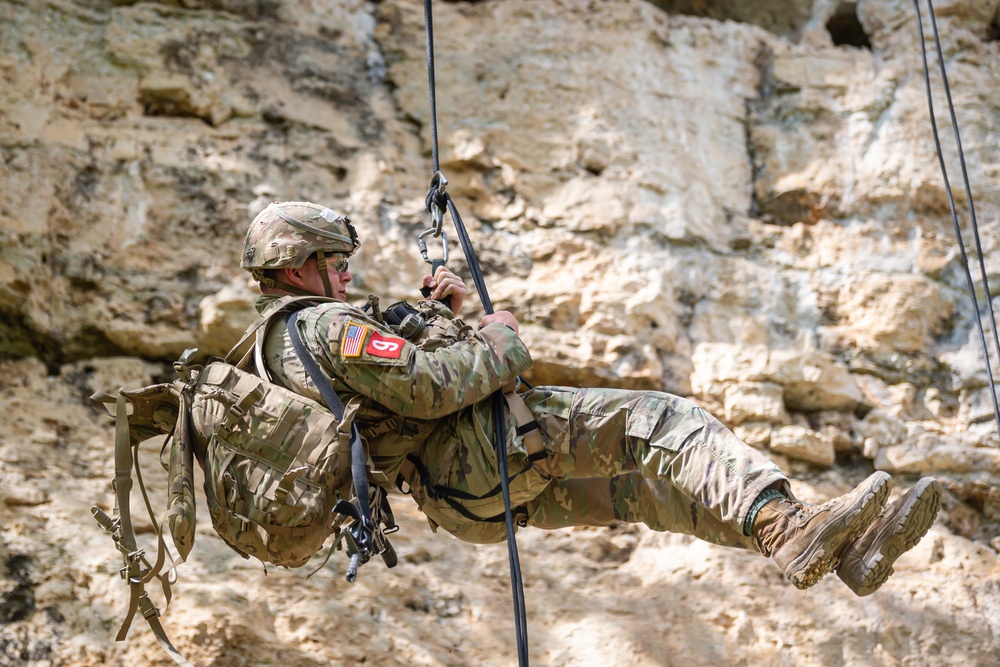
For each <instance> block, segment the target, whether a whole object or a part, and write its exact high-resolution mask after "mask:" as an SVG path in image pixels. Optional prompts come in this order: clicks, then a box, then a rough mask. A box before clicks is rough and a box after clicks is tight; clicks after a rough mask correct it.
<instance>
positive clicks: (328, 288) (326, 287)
mask: <svg viewBox="0 0 1000 667" xmlns="http://www.w3.org/2000/svg"><path fill="white" fill-rule="evenodd" d="M316 268H318V269H319V277H320V280H322V281H323V291H324V292H325V293H326V296H327V297H328V298H331V299H332V298H333V286H332V285H330V276H329V274H328V273H327V271H326V268H327V264H326V254H325V253H324V252H323V251H322V250H317V251H316Z"/></svg>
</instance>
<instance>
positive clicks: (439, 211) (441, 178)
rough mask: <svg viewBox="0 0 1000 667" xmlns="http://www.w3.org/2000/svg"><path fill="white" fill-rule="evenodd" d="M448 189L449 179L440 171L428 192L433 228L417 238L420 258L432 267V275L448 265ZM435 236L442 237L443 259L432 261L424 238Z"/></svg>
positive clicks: (435, 174)
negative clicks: (446, 222)
mask: <svg viewBox="0 0 1000 667" xmlns="http://www.w3.org/2000/svg"><path fill="white" fill-rule="evenodd" d="M447 187H448V179H447V178H445V175H444V174H443V173H441V172H440V171H437V172H435V173H434V176H433V177H431V187H430V190H429V191H428V192H427V198H426V199H425V203H426V205H427V210H428V211H430V212H431V227H430V229H426V230H424V231H423V232H421V233H420V235H419V236H418V237H417V246H418V247H419V248H420V256H421V257H423V258H424V261H425V262H427V263H428V264H430V265H431V275H433V274H434V272H435V271H437V269H438V267H439V266H443V265H444V264H447V263H448V234H447V232H445V231H444V229H442V227H443V224H444V211H445V208H447V204H446V201H445V189H446V188H447ZM428 235H433V236H434V238H437V237H439V236H440V237H441V249H442V252H443V257H442V259H431V258H430V256H428V254H427V242H426V241H424V237H426V236H428Z"/></svg>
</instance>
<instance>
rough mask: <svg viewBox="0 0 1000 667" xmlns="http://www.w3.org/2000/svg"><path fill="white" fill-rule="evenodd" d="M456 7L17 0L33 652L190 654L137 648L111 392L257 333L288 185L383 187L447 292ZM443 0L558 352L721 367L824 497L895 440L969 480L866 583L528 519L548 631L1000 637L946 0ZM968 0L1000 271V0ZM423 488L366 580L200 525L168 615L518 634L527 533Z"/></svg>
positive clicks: (964, 96)
mask: <svg viewBox="0 0 1000 667" xmlns="http://www.w3.org/2000/svg"><path fill="white" fill-rule="evenodd" d="M421 5H422V3H419V2H416V0H382V1H381V2H362V1H360V0H344V1H341V2H326V1H323V0H161V1H146V2H136V1H132V0H3V1H2V2H0V79H2V82H3V85H2V87H0V175H2V177H3V182H4V187H3V188H0V313H2V316H3V317H2V321H0V359H3V361H2V362H0V368H2V369H3V372H2V373H0V388H2V392H0V409H2V410H3V412H4V414H5V415H6V416H5V418H4V419H3V425H2V427H0V493H2V499H3V503H2V504H0V557H2V559H3V561H4V563H5V565H6V577H5V578H3V579H2V582H0V664H11V665H20V664H24V665H37V666H39V667H40V666H41V665H70V666H74V667H75V666H84V665H104V664H106V665H138V664H168V662H167V659H166V658H165V656H163V655H162V654H161V653H160V651H159V648H158V647H157V646H156V644H155V642H154V641H153V640H152V637H151V635H150V633H149V632H148V630H147V629H146V628H145V626H144V625H143V624H142V622H141V620H140V621H138V622H136V623H135V625H134V629H133V631H132V639H130V641H129V642H128V643H126V644H115V643H114V642H113V641H112V639H113V635H114V634H115V631H116V624H117V622H118V621H119V620H120V617H121V614H122V612H123V611H124V605H125V599H126V596H125V590H124V586H123V585H122V584H121V582H120V581H119V579H118V577H117V573H116V571H117V567H118V561H117V555H116V553H115V552H114V551H113V550H112V548H111V545H110V541H109V540H107V539H106V537H105V535H104V534H103V533H101V532H100V531H99V529H98V528H97V526H96V524H94V523H93V520H92V519H91V518H90V516H89V510H88V508H89V506H90V505H91V504H92V503H94V502H97V503H99V504H101V505H104V506H107V505H108V504H109V503H110V501H111V493H110V487H109V484H108V482H109V478H110V476H111V473H112V463H111V459H110V447H111V427H110V425H109V423H108V420H106V419H104V418H99V417H98V416H97V415H96V414H94V413H93V412H92V411H91V410H90V408H89V407H88V405H87V402H86V396H87V395H89V394H90V393H92V392H93V391H95V390H98V389H113V388H116V387H118V386H123V385H124V386H138V385H140V384H145V383H149V382H151V381H152V379H153V378H154V377H167V375H166V374H167V372H168V371H169V362H170V361H172V360H173V359H175V358H176V357H177V356H178V355H179V354H180V352H181V351H182V350H183V349H184V348H186V347H190V346H192V345H197V346H198V347H199V348H200V349H201V351H202V353H203V354H205V355H208V354H220V353H223V352H225V351H226V350H227V349H228V346H229V345H231V344H232V343H233V342H235V338H236V336H238V334H239V332H240V331H242V329H243V327H244V326H245V325H246V324H247V323H248V322H249V320H250V318H251V317H252V309H251V303H252V300H253V297H254V295H253V292H252V290H251V287H250V285H249V284H248V281H247V276H246V275H245V274H242V273H241V272H240V270H239V268H238V261H239V248H240V242H241V239H242V236H243V231H244V230H245V228H246V225H247V223H248V222H249V220H250V219H251V217H252V216H253V215H254V214H255V213H256V212H257V211H259V210H260V209H261V207H263V206H265V205H266V204H267V203H268V202H270V201H274V200H282V199H307V200H314V201H318V202H321V203H324V204H327V205H329V206H331V207H333V208H336V209H338V210H340V211H343V212H345V213H347V214H348V215H350V217H351V218H352V220H353V221H354V222H355V223H356V225H357V228H358V231H359V233H360V234H361V236H362V240H363V246H362V248H361V251H360V253H359V257H358V259H357V261H352V270H354V269H355V267H357V272H356V273H355V281H354V283H353V288H354V294H355V296H356V297H358V298H359V299H363V298H364V297H365V296H366V295H367V294H369V293H377V294H380V295H381V296H382V297H383V299H389V300H393V299H398V298H413V296H414V293H415V289H416V286H417V285H418V284H419V279H420V276H421V275H422V274H423V273H424V271H425V268H426V265H425V264H424V263H423V261H422V260H421V258H420V255H419V253H418V251H417V246H416V236H417V234H418V233H419V232H421V231H422V230H424V229H426V228H427V227H428V225H429V216H428V215H427V213H426V212H425V211H424V208H423V199H424V195H425V194H426V189H427V184H428V182H429V180H430V176H431V171H432V169H431V160H430V127H429V122H428V119H429V110H428V100H427V76H426V70H425V62H424V37H423V23H422V21H423V16H422V7H421ZM434 6H435V36H436V56H437V85H438V89H437V90H438V121H439V129H440V142H441V161H442V169H443V171H444V172H445V173H446V175H447V177H448V179H449V181H450V183H449V192H450V193H451V194H452V196H453V197H454V198H455V201H456V204H457V205H458V208H459V210H460V211H461V212H462V214H463V217H464V219H465V221H466V224H467V225H468V227H469V229H470V233H471V235H472V238H473V242H474V243H475V244H476V248H477V250H478V252H479V255H480V260H481V262H482V265H483V269H484V272H485V274H486V279H487V283H488V285H489V287H490V293H491V296H492V298H493V300H494V302H495V304H496V305H497V307H500V308H507V309H510V310H511V311H513V312H514V313H515V314H516V315H517V317H518V318H519V320H520V321H521V322H522V323H523V324H522V333H523V338H524V340H525V341H526V342H527V343H528V345H529V347H530V348H531V350H532V353H533V356H534V358H535V360H536V364H535V367H534V369H533V370H532V372H531V373H530V374H529V375H528V376H527V379H528V380H530V381H532V382H534V383H536V384H538V383H548V384H573V385H605V386H622V387H632V388H655V389H664V390H666V391H670V392H673V393H678V394H682V395H688V396H691V397H693V398H694V399H695V400H697V401H699V402H701V403H702V404H704V405H706V406H707V407H709V408H710V409H712V411H713V412H714V413H716V414H717V415H719V416H720V417H721V418H723V419H725V421H726V422H727V424H729V425H730V426H731V427H732V428H733V429H734V430H735V431H736V433H737V434H739V435H740V436H741V437H743V438H744V439H745V440H746V441H747V442H749V443H750V444H752V445H753V446H756V447H760V448H762V449H764V450H766V451H767V452H768V453H769V455H770V456H773V457H774V458H775V459H776V460H777V461H779V462H780V463H781V464H782V466H783V467H784V468H785V469H786V470H788V472H789V473H790V474H792V475H793V476H795V477H796V478H798V479H800V480H801V481H800V482H798V483H797V484H796V485H795V487H794V488H795V490H796V492H797V493H798V494H799V495H800V496H801V497H803V498H804V499H807V500H817V499H821V498H825V497H827V496H830V495H833V494H836V493H840V492H842V491H843V490H844V489H846V488H847V487H848V485H849V484H850V483H851V482H856V481H858V480H859V479H860V478H862V477H863V476H864V475H865V474H867V473H868V472H869V471H871V470H872V469H873V468H879V469H884V470H888V471H890V472H892V473H894V474H895V475H896V478H897V485H898V486H899V487H901V488H905V487H906V486H908V485H909V484H912V482H913V481H914V480H915V479H916V476H917V475H924V474H932V475H935V476H937V477H939V478H940V479H941V480H942V482H943V483H944V484H945V486H946V488H947V489H948V491H949V497H948V501H947V504H946V508H945V511H944V512H943V513H942V516H941V517H940V519H939V521H938V523H937V525H936V526H935V527H934V528H933V529H932V530H931V532H930V534H929V535H928V537H927V538H925V540H924V541H923V542H922V543H921V545H920V546H919V547H918V548H917V549H915V550H914V551H913V552H912V553H911V554H909V555H907V556H906V557H904V558H903V559H901V560H900V561H899V563H898V565H897V570H898V572H897V574H896V576H895V577H894V578H893V579H892V580H890V582H889V583H888V584H887V585H886V586H885V587H884V589H883V590H882V591H880V592H878V593H877V594H875V595H874V596H872V597H871V598H866V599H864V600H859V599H856V598H854V597H853V596H852V595H851V594H850V592H849V591H847V589H845V588H844V587H843V586H842V585H840V584H839V582H837V581H836V578H835V577H830V578H828V580H825V581H824V582H822V583H821V584H820V585H819V586H817V587H816V588H814V589H812V590H811V591H809V592H806V593H802V592H798V591H795V590H794V589H792V588H791V587H790V586H788V585H786V584H784V583H783V582H782V581H781V578H780V574H779V573H778V571H777V569H776V568H775V567H774V566H773V564H771V563H769V562H767V561H765V560H763V559H762V558H760V557H759V556H753V555H750V554H746V553H742V552H731V551H727V550H725V549H722V548H718V547H714V546H709V545H705V544H701V543H696V542H693V541H691V540H690V539H688V538H686V537H683V536H673V535H663V534H656V533H652V532H650V531H647V530H645V529H644V528H637V527H632V526H619V527H616V528H615V529H612V530H590V529H580V530H574V531H565V532H561V533H542V532H530V531H526V532H522V534H521V535H520V536H519V537H520V544H521V554H522V562H523V565H524V570H525V581H526V584H527V591H526V593H527V598H528V610H529V627H530V635H529V638H530V640H531V645H532V662H533V663H535V664H544V665H605V664H616V665H636V666H647V665H668V664H678V665H680V664H683V665H719V664H734V665H735V664H747V665H755V664H788V665H806V664H811V665H831V666H832V665H894V664H907V665H947V664H955V665H959V664H961V665H984V666H985V665H992V664H996V661H997V657H996V656H997V655H1000V562H998V556H997V551H998V549H1000V528H998V520H1000V439H998V437H997V429H996V424H995V423H993V420H992V406H991V404H990V399H989V392H988V381H987V377H986V372H985V365H984V362H983V361H982V356H981V352H980V347H979V340H978V333H977V331H976V328H975V313H974V310H973V307H972V305H971V300H970V298H969V296H968V293H967V290H966V287H965V277H964V273H963V271H962V267H961V257H960V254H959V247H958V242H957V240H956V236H955V231H954V229H953V227H952V223H951V218H950V216H949V213H948V203H947V198H946V193H945V189H944V185H943V180H942V178H941V174H940V170H939V166H938V164H937V157H936V155H935V151H934V145H933V142H932V138H931V133H930V124H929V120H928V114H927V102H926V99H925V97H924V84H923V79H922V70H921V62H920V51H919V38H920V35H919V33H918V31H917V27H916V17H915V13H914V11H915V10H914V7H913V3H911V2H905V1H903V0H860V1H859V2H856V3H855V2H839V1H837V0H814V1H810V0H763V1H761V2H754V3H747V2H737V1H729V0H720V1H718V2H712V3H709V2H697V1H691V2H683V1H673V0H656V1H654V2H645V1H642V0H606V1H604V2H593V1H587V0H482V1H479V2H473V1H468V2H443V1H442V2H437V3H435V5H434ZM936 9H937V15H938V25H939V28H940V30H941V35H942V46H943V48H944V53H945V59H946V66H947V68H948V73H949V79H950V82H951V84H952V94H953V97H954V101H955V107H956V114H957V117H958V119H959V124H960V129H961V133H962V138H963V141H964V148H965V155H966V159H967V161H968V166H969V169H968V171H969V178H970V183H971V191H972V194H973V197H974V201H975V204H976V213H977V217H978V227H979V233H980V235H981V238H982V255H983V258H984V261H985V266H986V269H987V273H988V277H989V280H990V282H991V284H992V285H993V290H994V292H995V291H996V290H997V289H1000V288H998V287H997V286H1000V255H998V254H997V246H998V243H1000V96H998V95H997V94H996V91H997V90H998V89H1000V0H941V1H940V2H938V3H937V5H936ZM924 21H925V27H927V28H928V30H929V25H928V21H929V19H928V17H927V16H926V15H925V17H924ZM928 34H929V33H928ZM933 64H934V63H933V61H932V66H933ZM932 81H933V83H934V85H935V87H936V89H937V90H938V91H941V85H940V84H941V81H940V76H939V74H938V73H936V72H935V73H932ZM935 105H936V109H937V110H938V112H939V124H940V126H941V133H942V137H943V138H944V139H945V142H946V143H945V149H946V150H945V157H946V159H947V160H948V164H949V169H950V171H951V174H952V176H953V177H955V178H954V179H953V180H954V183H953V187H954V188H955V191H956V194H957V195H961V190H962V187H961V184H960V182H959V181H958V179H957V176H958V175H959V174H960V170H959V167H958V163H957V157H956V153H955V148H954V145H953V143H952V142H950V141H948V140H949V139H950V137H951V129H952V128H951V124H950V120H948V118H947V115H946V114H944V113H942V112H943V111H944V110H945V108H946V107H945V104H944V99H943V96H942V95H941V94H938V95H937V96H936V97H935ZM959 216H960V221H961V223H962V227H963V234H964V235H965V239H966V244H967V245H968V246H969V251H970V253H973V255H975V253H976V249H975V247H974V245H973V244H972V241H971V238H972V237H971V227H970V216H969V211H968V206H967V204H966V203H964V201H960V203H959ZM446 222H448V221H446ZM452 240H453V241H454V237H453V238H452ZM452 245H453V247H452V251H453V257H455V255H457V254H459V251H458V247H457V243H454V242H453V244H452ZM451 265H452V266H454V267H455V268H456V269H457V270H458V271H459V272H460V273H464V275H466V276H468V271H467V267H466V265H465V263H464V261H463V260H462V259H461V258H459V257H455V258H454V259H453V260H452V262H451ZM974 268H975V267H974ZM976 290H977V296H978V298H979V303H980V305H981V307H982V309H983V312H984V313H985V312H986V309H987V307H991V306H992V305H993V304H985V303H984V290H983V285H982V281H981V280H980V279H978V277H977V278H976ZM476 307H477V304H476V303H473V304H472V307H471V310H472V313H471V314H467V319H470V320H474V319H475V318H476V315H477V313H476V312H475V309H476ZM479 312H481V310H480V311H479ZM987 321H988V320H987ZM995 357H996V355H995V354H994V361H995ZM998 371H1000V368H997V367H996V366H995V367H994V374H996V373H997V372H998ZM152 449H153V450H155V449H156V447H152ZM146 454H148V460H146V459H144V460H146V463H147V464H148V465H147V468H146V469H147V470H148V471H149V472H148V477H149V480H148V481H149V484H150V487H151V490H152V492H153V495H154V501H161V500H162V497H163V493H164V484H163V480H162V479H161V478H160V476H159V475H158V474H157V473H158V470H159V468H158V466H157V464H156V463H155V459H156V452H155V451H150V452H146V453H144V456H145V455H146ZM395 505H396V506H397V507H398V508H399V509H398V511H399V513H400V514H402V515H403V516H402V521H401V523H403V530H402V531H401V533H400V534H399V535H398V537H397V540H396V544H397V548H398V550H399V552H400V555H401V560H402V562H401V564H400V566H399V567H398V568H397V569H396V570H393V571H385V570H384V569H383V568H382V567H381V566H380V565H379V564H377V563H373V564H371V565H369V566H366V567H365V568H364V569H363V570H362V572H361V576H360V577H359V582H358V583H357V584H354V585H348V584H347V583H346V582H344V581H343V569H344V563H343V562H341V560H340V559H339V558H338V556H335V557H334V558H333V559H332V560H331V563H330V564H329V565H328V566H327V567H326V568H325V569H323V570H321V571H320V572H319V573H318V574H317V575H315V576H314V577H312V578H310V579H306V578H305V573H302V572H297V571H277V572H275V571H270V572H269V573H268V574H267V576H265V575H264V573H263V572H262V571H261V568H260V567H259V564H258V565H254V564H253V563H249V562H244V561H242V560H241V559H239V558H237V557H236V555H235V554H234V553H233V552H231V551H229V550H228V549H227V548H226V547H225V545H224V544H222V543H221V542H220V541H219V540H218V539H216V538H215V537H213V535H212V533H211V528H210V526H208V525H205V526H203V527H199V536H198V544H197V546H196V547H195V551H194V554H193V555H192V558H191V561H190V562H189V563H188V564H187V565H185V566H183V567H182V568H181V572H180V575H181V581H180V583H179V584H178V586H177V588H176V591H177V592H176V600H175V602H174V604H173V605H172V607H171V610H170V613H169V614H168V616H167V617H165V619H164V621H165V624H166V625H167V627H168V629H169V631H170V632H171V633H172V635H173V636H174V638H175V639H176V640H177V643H178V645H179V646H180V648H181V649H182V650H183V651H184V652H185V653H186V654H188V655H189V657H190V658H191V659H192V660H194V661H195V662H196V664H199V665H215V666H218V667H221V666H228V665H266V664H281V665H295V666H298V665H302V666H307V665H308V666H312V665H357V664H362V663H364V664H377V665H382V664H406V665H412V664H419V665H509V664H514V662H516V657H515V656H516V653H515V651H514V647H513V625H512V622H511V619H510V613H509V604H510V597H509V592H508V590H507V588H506V587H507V575H506V573H507V569H506V564H505V550H504V549H503V548H502V547H472V546H469V545H464V544H462V543H459V542H457V541H455V540H453V539H451V538H448V537H446V536H444V535H432V534H431V533H430V532H429V530H427V528H426V526H425V525H422V521H421V519H420V516H419V514H418V513H416V512H415V511H414V510H413V509H412V508H410V507H408V501H407V500H406V499H404V498H399V499H397V500H396V502H395ZM202 514H203V515H204V514H205V513H204V512H202ZM145 530H146V531H147V532H148V531H150V530H151V526H145ZM144 537H149V535H145V536H144Z"/></svg>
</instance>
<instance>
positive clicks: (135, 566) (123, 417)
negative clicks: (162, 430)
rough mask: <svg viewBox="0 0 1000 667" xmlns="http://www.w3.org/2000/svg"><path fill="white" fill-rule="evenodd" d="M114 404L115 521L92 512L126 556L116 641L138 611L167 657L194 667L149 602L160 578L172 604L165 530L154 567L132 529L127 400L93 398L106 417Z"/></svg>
mask: <svg viewBox="0 0 1000 667" xmlns="http://www.w3.org/2000/svg"><path fill="white" fill-rule="evenodd" d="M112 401H113V402H115V415H114V416H115V479H114V482H113V484H112V487H113V489H114V493H115V518H114V519H112V518H111V517H109V516H108V515H107V514H106V513H105V512H104V511H103V510H102V509H101V508H99V507H93V508H91V512H92V513H93V515H94V518H95V519H96V520H97V523H98V524H100V526H101V527H102V528H104V529H105V530H107V531H108V532H109V533H111V538H112V540H113V541H114V543H115V547H116V548H117V549H118V550H119V551H120V552H121V553H122V557H123V560H124V567H122V569H121V571H120V574H121V576H122V578H123V579H125V580H126V581H127V582H128V586H129V590H130V597H129V606H128V611H127V612H126V615H125V620H124V621H123V622H122V625H121V628H120V629H119V630H118V635H117V636H116V637H115V641H122V640H124V639H125V637H126V635H127V634H128V630H129V627H130V626H131V624H132V619H133V618H134V617H135V613H136V611H139V612H140V613H141V614H142V617H143V618H145V619H146V622H147V623H149V627H150V629H152V631H153V635H154V636H155V637H156V641H157V642H159V644H160V646H161V647H162V648H163V650H164V651H166V653H167V655H169V656H170V657H171V658H172V659H173V661H174V662H176V663H177V664H178V665H181V666H182V667H193V665H191V663H189V662H188V661H187V660H185V659H184V656H182V655H181V654H180V652H179V651H178V650H177V649H176V648H174V645H173V644H171V643H170V639H169V638H168V637H167V634H166V632H165V631H164V629H163V625H162V624H161V623H160V620H159V617H160V615H161V613H162V612H161V611H160V610H159V609H157V608H156V606H155V605H154V604H153V601H152V600H151V599H150V598H149V594H148V593H147V592H146V584H147V583H148V582H149V581H150V580H152V579H153V577H157V578H159V580H160V583H161V585H162V587H163V594H164V596H165V597H166V601H167V604H169V603H170V598H171V593H170V583H169V581H168V580H167V578H166V577H165V576H164V575H161V574H160V570H161V569H162V568H163V564H164V561H165V559H166V551H167V550H166V544H165V543H164V540H163V528H162V527H161V528H160V529H159V530H158V531H157V537H158V541H159V545H158V548H157V559H156V563H155V564H154V565H150V564H149V561H147V560H146V552H145V550H144V549H140V548H139V547H138V545H137V543H136V540H135V531H134V529H133V528H132V514H131V510H130V500H129V493H130V492H131V490H132V468H133V467H134V463H135V459H134V457H133V455H132V443H131V437H130V433H129V422H128V417H129V415H128V407H127V402H126V397H125V394H124V393H123V392H121V391H119V393H118V397H117V398H113V397H111V396H109V395H107V394H103V393H100V392H99V393H97V394H94V395H93V396H92V397H91V403H92V404H93V405H94V407H95V408H97V409H98V410H99V411H101V412H103V413H105V414H111V413H110V411H109V410H108V409H107V407H106V405H105V404H107V403H110V402H112ZM139 486H140V489H141V490H142V494H143V498H144V499H145V498H146V489H145V487H144V485H143V484H142V481H141V477H140V478H139ZM146 504H147V507H149V501H148V499H146ZM153 525H154V526H155V525H156V520H155V519H153Z"/></svg>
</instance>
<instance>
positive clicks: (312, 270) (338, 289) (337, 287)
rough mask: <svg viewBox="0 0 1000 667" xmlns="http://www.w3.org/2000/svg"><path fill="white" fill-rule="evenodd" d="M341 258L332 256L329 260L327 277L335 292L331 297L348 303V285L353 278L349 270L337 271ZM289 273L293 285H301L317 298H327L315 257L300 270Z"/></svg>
mask: <svg viewBox="0 0 1000 667" xmlns="http://www.w3.org/2000/svg"><path fill="white" fill-rule="evenodd" d="M341 258H342V256H340V255H331V256H330V257H328V258H327V262H326V275H327V276H329V278H330V289H331V291H332V292H333V293H332V294H331V295H330V296H332V297H333V298H334V299H337V300H338V301H347V283H349V282H351V280H352V279H353V278H352V276H351V272H350V271H348V270H347V269H345V270H344V271H337V265H338V263H339V262H338V260H340V259H341ZM288 273H289V275H288V278H289V279H290V280H291V281H292V283H293V284H297V285H299V286H300V287H302V289H304V290H306V291H307V292H310V293H311V294H315V295H316V296H326V290H325V289H324V288H323V278H322V276H321V275H320V271H319V265H318V264H317V263H316V258H315V257H310V258H309V260H308V261H307V262H306V263H305V264H303V265H302V266H301V267H299V268H298V269H289V270H288Z"/></svg>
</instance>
